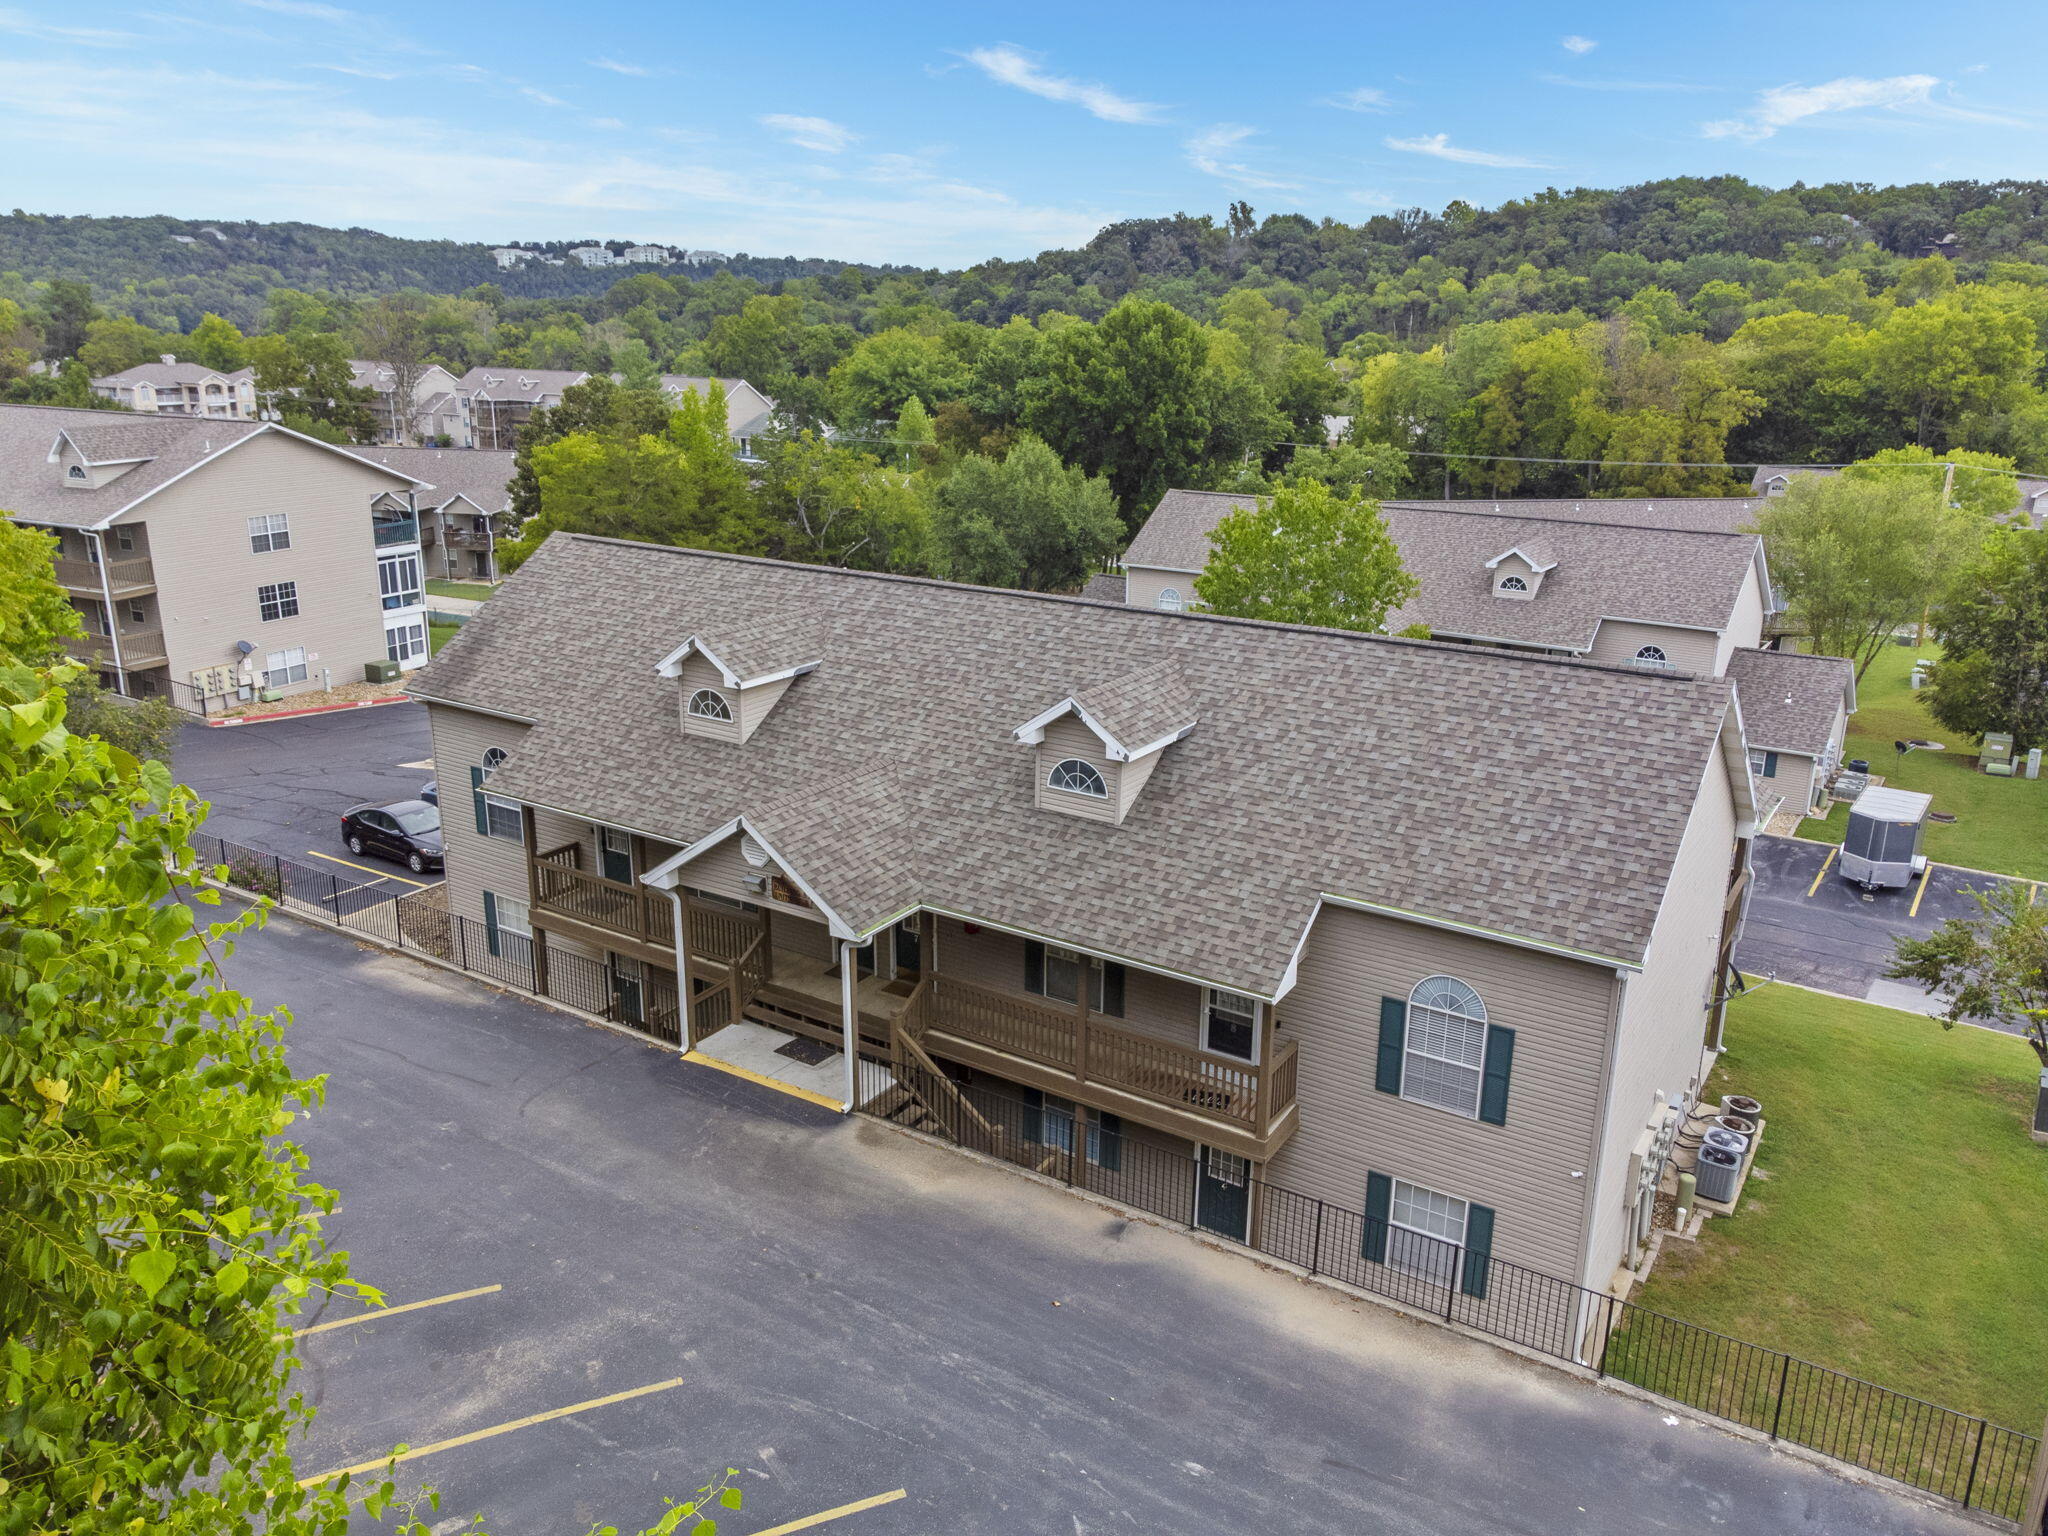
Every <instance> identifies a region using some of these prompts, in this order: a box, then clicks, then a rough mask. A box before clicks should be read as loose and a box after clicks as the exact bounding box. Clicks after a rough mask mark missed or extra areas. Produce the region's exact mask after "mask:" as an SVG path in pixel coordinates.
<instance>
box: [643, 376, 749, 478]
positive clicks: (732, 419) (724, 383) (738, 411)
mask: <svg viewBox="0 0 2048 1536" xmlns="http://www.w3.org/2000/svg"><path fill="white" fill-rule="evenodd" d="M714 383H715V384H717V385H718V386H719V387H720V388H722V389H723V390H724V391H725V435H726V436H727V437H730V438H731V439H732V449H733V453H734V455H735V456H736V457H738V458H740V459H743V460H745V461H746V462H747V463H749V464H758V463H760V462H761V455H760V454H759V453H758V452H757V451H756V450H755V447H754V440H755V439H756V438H758V437H759V436H761V434H762V433H764V432H766V431H767V430H768V428H769V427H770V426H771V425H772V424H773V423H774V420H775V402H774V401H773V400H770V399H769V398H768V397H767V396H766V395H764V394H762V393H761V391H760V390H758V389H756V388H754V386H753V385H751V384H749V383H748V382H747V381H746V380H745V379H705V378H697V377H694V376H692V375H690V374H686V373H664V374H663V375H662V376H661V387H662V391H663V392H664V393H665V394H668V395H670V396H672V397H673V396H678V395H682V394H684V393H686V392H687V393H690V394H699V395H701V394H704V393H706V392H708V391H709V389H710V387H711V386H712V385H713V384H714Z"/></svg>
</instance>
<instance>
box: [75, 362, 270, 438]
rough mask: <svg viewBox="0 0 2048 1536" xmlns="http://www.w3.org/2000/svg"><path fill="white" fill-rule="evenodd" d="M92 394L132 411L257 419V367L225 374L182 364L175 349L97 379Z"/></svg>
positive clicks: (215, 370) (197, 365) (200, 366)
mask: <svg viewBox="0 0 2048 1536" xmlns="http://www.w3.org/2000/svg"><path fill="white" fill-rule="evenodd" d="M92 392H93V393H94V394H96V395H100V396H102V397H104V398H106V399H108V400H112V401H114V402H115V403H117V404H119V405H124V406H126V407H127V408H128V409H129V410H131V411H144V412H147V413H150V414H152V415H157V416H207V417H212V418H214V419H215V420H219V421H254V420H255V419H256V370H255V369H253V368H236V369H233V370H231V371H228V372H222V371H221V370H220V369H217V368H208V367H205V366H204V365H203V364H200V363H181V362H179V361H178V360H177V358H176V357H174V356H172V355H171V354H170V353H168V352H167V353H165V354H164V355H163V357H162V358H161V359H160V360H159V361H157V362H154V363H140V364H138V365H136V366H135V367H133V368H124V369H122V370H121V372H119V373H110V374H108V375H107V376H106V377H105V378H100V379H94V380H93V381H92Z"/></svg>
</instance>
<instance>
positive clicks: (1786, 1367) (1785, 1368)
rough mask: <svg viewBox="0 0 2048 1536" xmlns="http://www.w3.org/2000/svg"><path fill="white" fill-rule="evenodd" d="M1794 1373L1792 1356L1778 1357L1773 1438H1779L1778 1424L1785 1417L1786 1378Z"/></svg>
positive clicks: (1772, 1422) (1773, 1411)
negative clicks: (1776, 1398) (1776, 1399)
mask: <svg viewBox="0 0 2048 1536" xmlns="http://www.w3.org/2000/svg"><path fill="white" fill-rule="evenodd" d="M1791 1374H1792V1357H1791V1356H1790V1355H1780V1356H1779V1357H1778V1405H1777V1407H1775V1408H1774V1409H1772V1410H1771V1438H1772V1439H1773V1440H1775V1439H1777V1438H1778V1426H1779V1425H1780V1424H1781V1423H1783V1422H1784V1419H1785V1378H1786V1377H1787V1376H1789V1375H1791Z"/></svg>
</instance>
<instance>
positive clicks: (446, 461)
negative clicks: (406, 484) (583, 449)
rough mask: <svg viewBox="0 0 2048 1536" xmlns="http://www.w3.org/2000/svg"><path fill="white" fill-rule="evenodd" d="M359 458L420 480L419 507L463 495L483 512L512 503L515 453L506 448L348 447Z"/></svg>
mask: <svg viewBox="0 0 2048 1536" xmlns="http://www.w3.org/2000/svg"><path fill="white" fill-rule="evenodd" d="M348 451H349V452H350V453H352V454H354V455H355V456H356V457H357V458H359V459H368V460H369V461H370V462H371V463H372V464H382V465H383V466H385V467H386V468H387V469H396V470H398V471H400V472H401V473H403V474H408V475H411V476H412V477H413V478H414V479H416V480H424V481H426V483H427V484H428V485H430V486H431V487H433V489H431V490H427V491H422V492H421V493H420V497H419V504H420V505H421V506H422V507H442V506H446V505H447V504H448V503H449V502H451V501H453V500H454V499H455V498H456V497H457V496H467V497H468V498H469V499H470V501H471V502H473V503H474V504H475V505H476V506H478V507H481V508H482V509H483V510H484V511H486V512H503V511H505V510H506V509H507V508H509V507H510V506H511V505H512V469H513V464H514V461H515V460H516V458H517V455H516V454H514V453H513V452H512V450H511V449H509V448H351V449H349V450H348Z"/></svg>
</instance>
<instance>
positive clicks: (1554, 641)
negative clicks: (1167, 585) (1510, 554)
mask: <svg viewBox="0 0 2048 1536" xmlns="http://www.w3.org/2000/svg"><path fill="white" fill-rule="evenodd" d="M1255 501H1256V498H1254V497H1248V496H1237V495H1226V494H1222V493H1217V492H1210V491H1168V492H1167V493H1166V495H1165V496H1164V497H1162V498H1161V499H1160V503H1159V508H1158V510H1157V511H1155V512H1154V513H1153V514H1152V516H1151V517H1150V518H1148V519H1147V520H1146V523H1145V526H1144V527H1143V528H1142V529H1140V530H1139V532H1138V536H1137V537H1136V538H1135V539H1133V540H1132V541H1131V547H1130V548H1129V549H1128V550H1126V551H1125V552H1124V564H1125V565H1127V566H1137V567H1161V568H1164V569H1167V570H1197V569H1199V568H1200V567H1201V564H1202V562H1203V561H1204V560H1206V559H1207V557H1208V552H1209V545H1208V533H1209V529H1211V528H1213V527H1215V526H1216V524H1217V523H1219V522H1221V521H1222V520H1223V518H1224V517H1225V516H1226V515H1227V514H1228V513H1229V512H1230V511H1232V510H1234V509H1235V508H1237V507H1240V506H1247V505H1251V504H1253V503H1254V502H1255ZM1531 505H1534V506H1554V505H1563V506H1569V505H1572V504H1571V503H1549V502H1539V503H1530V502H1502V503H1499V506H1500V507H1502V508H1503V509H1505V508H1509V507H1524V506H1531ZM1493 507H1494V504H1492V503H1488V504H1486V506H1485V507H1484V508H1483V509H1478V508H1475V506H1474V504H1473V503H1469V502H1437V503H1431V504H1429V505H1428V506H1418V505H1416V504H1413V503H1409V502H1391V501H1390V502H1386V503H1384V504H1383V505H1382V506H1381V508H1380V512H1381V515H1382V516H1383V517H1384V518H1385V519H1386V523H1387V531H1388V532H1389V533H1391V534H1392V535H1393V538H1394V542H1395V543H1396V544H1397V545H1398V546H1399V547H1400V550H1401V562H1402V564H1404V565H1405V566H1407V568H1408V570H1409V572H1410V573H1411V574H1412V575H1413V576H1414V577H1415V578H1416V580H1417V581H1418V582H1419V583H1421V585H1420V587H1419V588H1418V589H1417V591H1416V593H1415V596H1414V597H1412V598H1411V599H1409V601H1408V602H1407V603H1406V604H1404V605H1403V606H1402V607H1401V608H1399V609H1397V610H1396V611H1395V612H1394V613H1393V614H1391V615H1390V616H1389V617H1388V620H1387V627H1388V628H1389V629H1390V630H1399V629H1404V628H1406V627H1407V626H1408V625H1411V624H1427V625H1428V626H1429V627H1430V628H1431V629H1433V630H1435V631H1436V632H1437V633H1439V634H1445V635H1460V636H1470V637H1474V638H1478V639H1487V640H1507V641H1512V642H1515V643H1517V644H1523V645H1548V646H1556V647H1559V648H1560V649H1565V650H1578V651H1583V650H1586V649H1588V648H1589V647H1590V646H1591V645H1592V643H1593V636H1594V632H1595V631H1596V630H1598V628H1599V627H1600V621H1601V620H1602V619H1633V620H1640V621H1644V622H1648V623H1656V624H1680V625H1686V626H1690V627H1692V628H1697V629H1720V628H1721V627H1723V626H1724V625H1726V624H1727V623H1728V620H1729V616H1730V615H1731V614H1732V613H1733V612H1734V609H1735V600H1736V597H1737V596H1738V594H1739V593H1740V592H1741V590H1742V583H1743V578H1744V577H1745V576H1746V575H1747V574H1748V573H1749V570H1750V566H1751V564H1752V563H1753V562H1754V561H1755V559H1756V555H1757V544H1758V541H1757V539H1756V536H1755V535H1753V534H1740V533H1730V532H1722V531H1718V530H1706V529H1694V528H1670V527H1637V526H1633V525H1628V524H1612V523H1599V522H1590V521H1578V520H1573V519H1570V518H1565V517H1557V516H1532V517H1517V516H1511V515H1509V514H1508V513H1507V512H1506V511H1504V510H1503V511H1500V512H1496V511H1494V509H1493ZM1510 548H1519V549H1521V550H1522V551H1523V552H1524V553H1525V554H1529V555H1532V556H1535V557H1537V563H1538V564H1547V563H1551V562H1555V565H1556V568H1555V569H1554V570H1552V571H1550V572H1549V574H1547V575H1546V576H1545V577H1544V578H1543V583H1542V586H1541V587H1540V588H1538V590H1537V593H1536V596H1535V597H1534V598H1533V599H1532V600H1529V601H1526V602H1525V601H1521V600H1519V599H1513V598H1501V597H1496V596H1495V595H1494V591H1493V574H1494V573H1493V572H1490V571H1489V570H1488V569H1487V567H1486V562H1487V561H1489V560H1492V559H1493V558H1494V557H1495V556H1497V555H1500V554H1502V553H1504V552H1505V551H1507V550H1508V549H1510Z"/></svg>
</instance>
